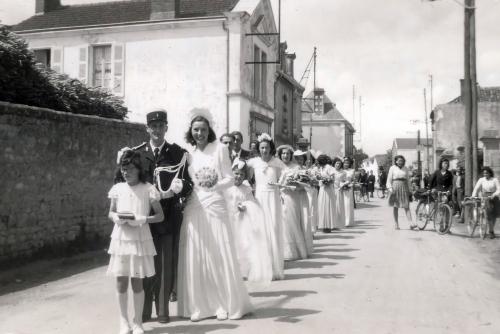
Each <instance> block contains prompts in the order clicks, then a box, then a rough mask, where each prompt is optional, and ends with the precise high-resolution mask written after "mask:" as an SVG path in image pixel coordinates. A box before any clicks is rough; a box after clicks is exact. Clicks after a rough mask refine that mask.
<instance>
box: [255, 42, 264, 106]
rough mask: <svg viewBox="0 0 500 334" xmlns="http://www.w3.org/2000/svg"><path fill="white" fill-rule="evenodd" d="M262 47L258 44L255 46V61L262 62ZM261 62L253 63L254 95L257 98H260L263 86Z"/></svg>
mask: <svg viewBox="0 0 500 334" xmlns="http://www.w3.org/2000/svg"><path fill="white" fill-rule="evenodd" d="M260 59H261V58H260V49H259V47H258V46H254V52H253V61H254V62H260V61H261V60H260ZM261 67H262V66H261V64H254V65H253V97H254V98H255V99H257V100H260V96H261V95H260V93H261V88H260V83H261V73H260V71H261Z"/></svg>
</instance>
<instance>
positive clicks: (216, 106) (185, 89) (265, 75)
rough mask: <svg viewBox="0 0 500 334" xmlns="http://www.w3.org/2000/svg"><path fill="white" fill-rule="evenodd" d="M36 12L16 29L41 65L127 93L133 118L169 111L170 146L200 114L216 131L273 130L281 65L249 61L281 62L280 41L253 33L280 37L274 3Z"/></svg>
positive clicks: (193, 0) (143, 1)
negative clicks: (191, 118) (199, 110)
mask: <svg viewBox="0 0 500 334" xmlns="http://www.w3.org/2000/svg"><path fill="white" fill-rule="evenodd" d="M34 1H35V0H34ZM36 11H37V12H36V15H34V16H33V17H31V18H29V19H27V20H25V21H23V22H21V23H20V24H18V25H16V26H14V27H13V30H14V31H15V32H16V33H17V34H19V35H21V36H22V37H23V38H24V39H25V40H26V41H27V42H28V45H29V47H30V48H31V49H33V50H34V52H35V56H36V57H37V58H38V59H39V61H40V62H44V63H45V64H47V65H48V66H50V67H51V68H52V69H54V70H56V71H58V72H61V73H65V74H67V75H68V76H70V77H73V78H78V79H80V80H81V81H83V82H85V83H86V84H87V85H90V86H95V87H102V88H103V89H107V90H109V91H111V92H113V93H114V94H116V95H117V96H120V97H122V98H123V100H124V102H125V105H126V106H127V107H128V108H129V110H131V113H130V115H129V119H130V120H132V121H139V122H144V120H145V113H147V111H148V110H149V109H150V108H153V107H163V108H165V109H167V110H168V113H169V131H168V133H167V138H168V139H169V140H173V141H177V142H183V137H184V132H185V131H186V130H187V126H188V123H189V112H190V111H191V110H193V109H195V108H202V109H208V110H210V111H211V113H212V115H213V120H214V124H213V126H214V128H215V130H216V133H217V134H221V133H223V132H226V131H233V130H239V131H241V132H242V133H243V135H244V137H245V138H253V137H255V136H256V135H257V134H259V133H261V132H272V122H273V120H274V81H275V72H276V64H265V65H264V64H249V62H266V61H270V62H272V61H275V60H276V59H278V56H279V55H278V43H277V41H276V37H274V36H263V35H247V34H255V33H276V31H277V30H276V24H275V20H274V15H273V12H272V8H271V4H270V2H269V0H245V1H238V0H225V1H216V2H215V1H209V0H131V1H121V2H104V3H96V4H87V5H74V6H62V5H61V3H60V0H36ZM246 144H248V143H246Z"/></svg>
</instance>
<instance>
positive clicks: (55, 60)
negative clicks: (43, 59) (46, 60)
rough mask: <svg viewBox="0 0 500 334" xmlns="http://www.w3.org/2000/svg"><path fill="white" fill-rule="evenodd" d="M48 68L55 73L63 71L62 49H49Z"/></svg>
mask: <svg viewBox="0 0 500 334" xmlns="http://www.w3.org/2000/svg"><path fill="white" fill-rule="evenodd" d="M50 68H51V69H52V70H54V71H55V72H57V73H62V71H63V48H51V49H50Z"/></svg>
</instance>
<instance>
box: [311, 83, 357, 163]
mask: <svg viewBox="0 0 500 334" xmlns="http://www.w3.org/2000/svg"><path fill="white" fill-rule="evenodd" d="M315 94H316V98H315V97H314V95H315ZM302 135H303V136H304V138H306V139H309V141H310V144H311V147H312V148H313V149H314V150H317V151H321V152H323V153H325V154H327V155H329V156H330V157H345V156H352V155H353V153H354V145H353V137H354V127H353V126H352V125H351V123H349V121H348V120H347V119H345V117H344V116H343V115H342V114H341V113H340V111H339V110H338V109H337V108H336V106H335V104H334V103H333V102H332V101H331V100H330V98H329V97H328V96H327V95H326V94H325V90H324V89H322V88H316V91H313V92H310V93H309V95H307V96H306V98H305V99H304V101H303V102H302Z"/></svg>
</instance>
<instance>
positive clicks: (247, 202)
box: [225, 159, 273, 284]
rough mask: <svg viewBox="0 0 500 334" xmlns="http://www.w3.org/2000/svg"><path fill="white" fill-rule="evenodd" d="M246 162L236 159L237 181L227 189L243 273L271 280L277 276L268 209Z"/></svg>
mask: <svg viewBox="0 0 500 334" xmlns="http://www.w3.org/2000/svg"><path fill="white" fill-rule="evenodd" d="M246 169H247V168H246V163H245V161H243V160H239V159H236V160H234V162H233V175H234V185H233V186H232V187H230V188H229V189H227V190H226V191H225V196H226V199H227V204H228V210H229V218H230V221H231V223H232V225H231V226H232V230H233V237H234V240H235V242H234V243H235V248H236V254H237V258H238V263H239V266H240V270H241V274H242V275H243V277H246V278H247V279H248V281H249V282H258V283H264V284H267V283H270V282H271V280H272V278H273V266H272V261H271V257H272V253H271V247H270V245H269V243H268V242H267V235H268V231H267V225H266V224H265V220H264V213H263V212H262V209H261V208H260V206H259V203H257V201H256V200H255V197H254V196H253V194H252V187H251V186H250V184H249V183H248V181H245V178H246V176H247V171H246Z"/></svg>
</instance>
